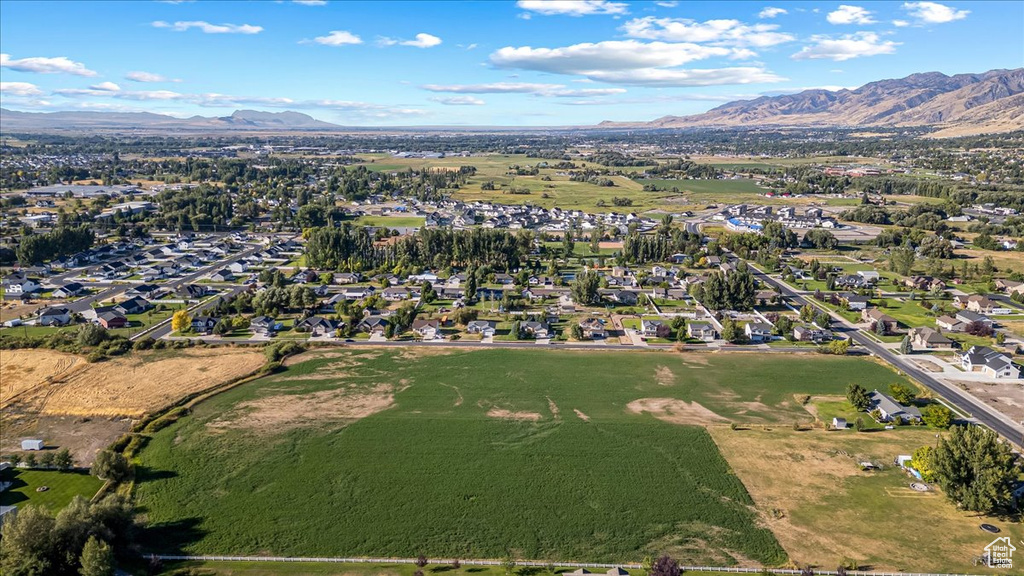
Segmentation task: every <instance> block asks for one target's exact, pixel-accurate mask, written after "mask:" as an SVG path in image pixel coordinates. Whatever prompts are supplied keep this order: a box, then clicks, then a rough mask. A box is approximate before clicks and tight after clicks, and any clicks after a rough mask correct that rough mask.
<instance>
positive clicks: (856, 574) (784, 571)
mask: <svg viewBox="0 0 1024 576" xmlns="http://www.w3.org/2000/svg"><path fill="white" fill-rule="evenodd" d="M147 557H153V558H158V559H160V560H198V561H204V562H320V563H329V564H415V563H416V562H417V559H416V558H312V557H287V556H182V555H162V554H154V555H152V556H147ZM455 561H456V559H455V558H440V559H430V560H429V563H430V564H434V565H445V564H452V563H454V562H455ZM458 561H459V563H460V564H462V565H463V566H502V565H503V564H504V563H503V562H502V561H501V560H462V559H459V560H458ZM515 565H516V566H540V567H543V566H549V565H550V566H558V567H560V568H604V569H611V568H623V569H633V570H639V569H641V568H642V566H641V565H640V564H630V563H620V564H603V563H599V562H546V561H542V560H516V561H515ZM679 568H680V570H682V571H683V572H727V573H734V574H763V573H766V572H767V573H769V574H777V575H780V576H781V575H787V576H789V575H793V576H800V574H802V572H801V571H800V570H794V569H792V568H738V567H735V566H683V565H680V566H679ZM814 574H815V575H816V576H836V575H837V572H836V571H835V570H815V571H814ZM846 574H847V576H981V575H978V574H948V573H934V572H873V571H865V570H847V571H846Z"/></svg>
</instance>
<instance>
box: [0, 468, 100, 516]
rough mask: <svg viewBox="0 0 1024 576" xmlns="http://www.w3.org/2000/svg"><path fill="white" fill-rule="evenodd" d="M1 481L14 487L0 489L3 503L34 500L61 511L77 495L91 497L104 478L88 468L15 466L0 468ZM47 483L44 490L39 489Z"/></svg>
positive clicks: (19, 502) (29, 502) (1, 503)
mask: <svg viewBox="0 0 1024 576" xmlns="http://www.w3.org/2000/svg"><path fill="white" fill-rule="evenodd" d="M0 481H2V482H11V487H10V488H8V489H7V490H5V491H3V492H0V505H2V506H11V505H16V506H18V507H22V506H25V505H26V504H32V505H34V506H45V507H46V508H49V509H50V510H51V511H54V512H56V511H58V510H60V509H61V508H64V507H65V506H67V505H68V503H69V502H71V500H72V499H73V498H74V497H75V496H81V497H83V498H85V499H89V498H92V497H93V496H94V495H96V492H98V491H99V489H100V486H102V485H103V481H102V480H100V479H99V478H97V477H95V476H90V475H89V473H88V472H85V471H74V472H57V471H55V470H14V469H7V470H4V471H3V472H0ZM41 486H46V487H47V488H48V490H46V491H45V492H37V491H36V489H37V488H39V487H41Z"/></svg>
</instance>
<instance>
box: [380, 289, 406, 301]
mask: <svg viewBox="0 0 1024 576" xmlns="http://www.w3.org/2000/svg"><path fill="white" fill-rule="evenodd" d="M381 294H382V295H383V296H384V299H385V300H387V301H388V302H400V301H402V300H408V299H409V298H410V297H411V293H410V291H409V289H408V288H406V287H405V286H389V287H387V288H385V289H384V291H383V292H382V293H381Z"/></svg>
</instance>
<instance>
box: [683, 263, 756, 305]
mask: <svg viewBox="0 0 1024 576" xmlns="http://www.w3.org/2000/svg"><path fill="white" fill-rule="evenodd" d="M694 292H695V293H694V294H693V296H694V297H695V298H697V300H699V301H700V303H701V304H703V305H704V306H705V307H706V308H708V309H709V310H752V309H753V308H754V296H755V295H756V293H757V284H756V282H755V280H754V275H753V274H752V273H751V272H750V270H749V269H748V268H747V265H746V263H743V262H741V263H740V265H739V266H738V267H737V268H736V270H734V271H733V272H730V273H729V274H728V275H726V274H723V273H722V272H712V273H711V274H709V275H708V277H707V279H706V280H705V281H704V282H702V283H701V284H699V285H698V286H697V288H695V289H694Z"/></svg>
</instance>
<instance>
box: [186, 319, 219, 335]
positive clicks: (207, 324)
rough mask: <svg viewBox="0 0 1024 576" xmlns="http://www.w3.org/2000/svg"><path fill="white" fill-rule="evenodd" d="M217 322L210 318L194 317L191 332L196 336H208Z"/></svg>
mask: <svg viewBox="0 0 1024 576" xmlns="http://www.w3.org/2000/svg"><path fill="white" fill-rule="evenodd" d="M217 322H218V320H217V319H216V318H214V317H212V316H194V317H193V318H192V331H193V332H196V333H198V334H209V333H211V332H213V327H214V326H216V325H217Z"/></svg>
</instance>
